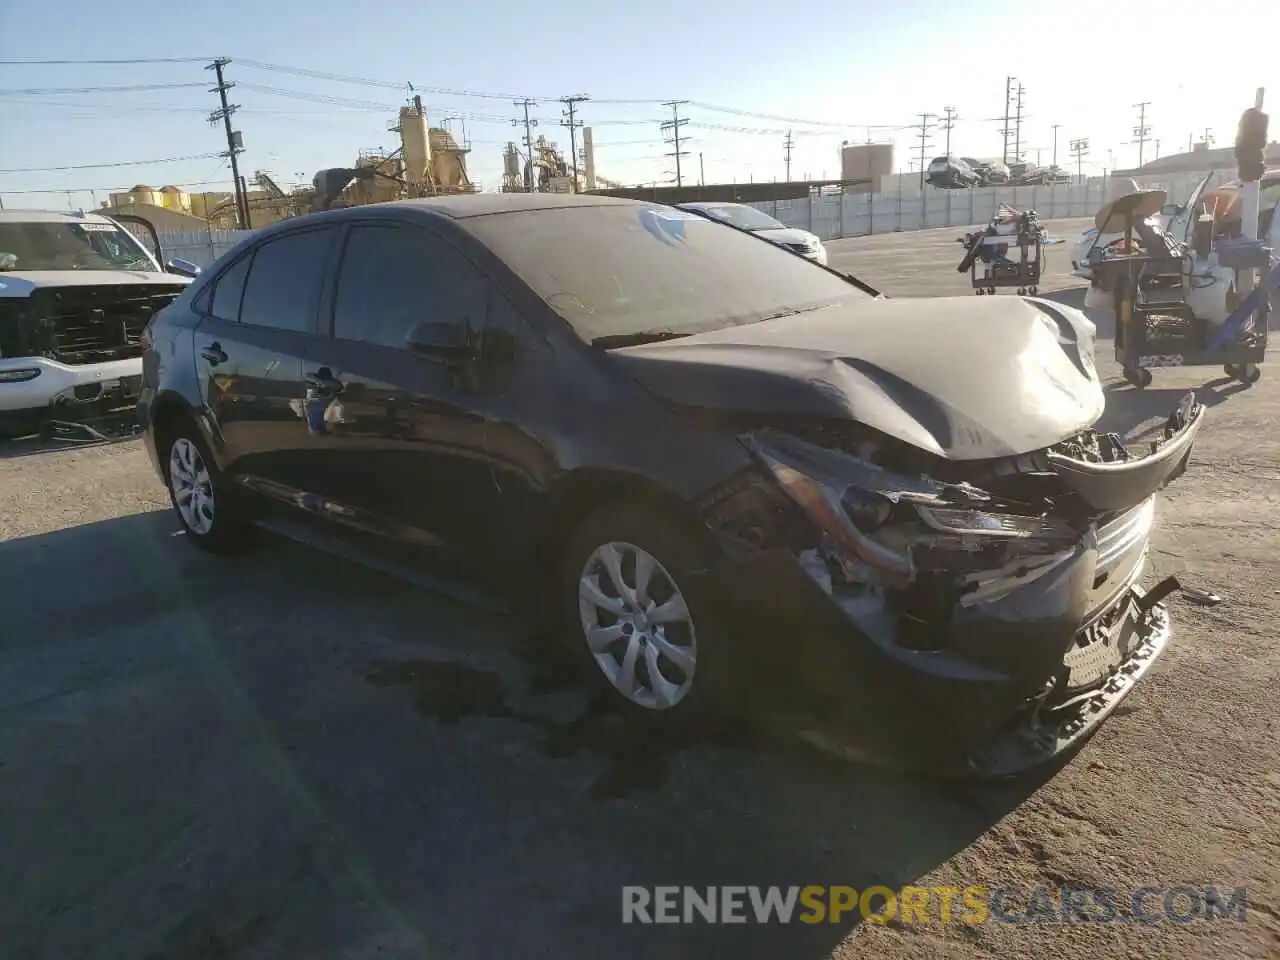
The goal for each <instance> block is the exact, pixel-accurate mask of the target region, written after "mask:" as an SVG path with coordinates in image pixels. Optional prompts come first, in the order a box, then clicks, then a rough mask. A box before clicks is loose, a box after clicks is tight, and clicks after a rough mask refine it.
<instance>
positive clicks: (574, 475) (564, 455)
mask: <svg viewBox="0 0 1280 960" xmlns="http://www.w3.org/2000/svg"><path fill="white" fill-rule="evenodd" d="M979 328H980V329H981V331H982V335H981V336H975V330H978V329H979ZM1093 337H1094V329H1093V326H1092V324H1091V323H1090V322H1089V321H1088V320H1087V319H1086V318H1085V316H1084V315H1083V314H1081V313H1080V312H1079V311H1076V310H1073V309H1070V308H1067V307H1064V306H1062V305H1059V304H1056V303H1053V302H1050V301H1046V300H1038V299H1034V298H1013V297H1009V298H1004V299H999V298H997V299H993V300H982V301H975V300H974V299H972V298H968V297H962V298H956V299H937V300H910V301H894V300H888V299H885V298H883V297H880V296H878V295H877V293H876V291H874V290H872V289H870V288H869V287H867V286H865V285H864V284H862V283H860V282H859V281H857V280H855V279H853V278H852V277H848V276H845V275H842V274H839V273H837V272H835V271H833V270H829V269H826V268H824V267H822V266H818V265H816V264H812V263H809V262H807V261H805V260H803V259H801V258H799V257H794V256H792V255H791V254H789V253H787V252H786V251H783V250H779V249H777V248H775V247H773V246H772V245H770V244H767V243H762V242H760V241H759V240H757V239H756V238H754V237H751V236H749V235H746V234H743V233H741V232H740V231H737V230H734V229H732V228H730V227H726V226H723V225H721V224H717V223H715V222H712V221H708V220H706V219H704V218H701V217H697V216H695V215H692V214H688V213H684V212H682V211H679V210H675V209H672V208H669V207H663V206H659V205H654V204H645V203H636V202H631V201H624V200H618V199H611V198H604V197H574V196H557V195H523V194H504V195H485V196H469V197H457V198H440V199H434V200H426V201H407V202H403V203H390V204H379V205H377V206H369V207H355V208H349V209H345V210H340V211H335V212H332V213H325V214H319V215H313V216H309V217H303V218H299V219H296V220H291V221H285V222H283V223H281V224H277V225H274V226H272V227H269V228H267V229H265V230H263V231H260V232H259V233H257V234H255V235H254V236H253V237H252V238H251V239H249V240H247V241H245V242H244V243H243V244H242V245H241V246H240V247H239V248H237V249H236V250H234V251H232V252H231V253H230V254H228V255H227V256H226V257H224V258H223V260H222V261H220V263H219V264H217V265H216V266H215V268H213V269H212V270H210V271H208V272H207V273H206V274H205V275H204V276H202V277H200V278H199V279H197V280H196V282H195V283H193V284H192V285H191V287H190V288H188V290H187V291H186V292H185V293H184V294H183V295H182V297H181V298H179V300H178V301H177V302H176V303H174V304H173V305H172V306H170V307H169V308H167V309H166V310H165V311H164V312H163V313H162V314H161V315H160V316H159V317H158V318H157V319H156V320H155V321H154V322H153V323H152V325H151V328H150V331H149V336H148V342H149V344H150V347H149V350H148V353H147V356H146V357H145V363H144V383H143V400H142V403H141V404H140V406H139V415H140V417H141V420H142V422H143V425H144V426H145V428H146V429H147V434H148V438H149V445H150V447H151V451H152V454H153V456H154V460H155V464H156V468H157V471H158V473H159V475H160V477H161V478H162V480H163V481H164V483H165V484H166V486H167V487H168V490H169V493H170V496H171V499H172V501H173V505H174V508H175V511H176V513H177V516H178V518H179V520H180V521H181V523H182V525H183V527H184V529H185V532H186V534H187V539H189V540H191V541H192V542H194V543H196V544H197V545H200V546H203V547H206V548H208V549H211V550H216V551H224V552H225V551H231V550H234V549H238V548H240V547H242V546H243V545H245V544H246V543H248V542H249V538H248V537H247V536H246V535H247V533H248V532H249V529H250V527H251V526H252V525H254V524H267V525H270V526H274V527H276V528H277V529H282V530H285V531H287V532H295V533H297V534H298V535H299V536H303V537H305V538H306V539H308V540H310V541H312V542H316V543H319V544H321V545H324V546H329V547H332V548H334V549H338V550H342V551H346V552H351V553H355V554H358V555H361V556H367V557H370V558H374V557H376V558H377V559H378V562H380V563H390V564H395V565H398V566H400V567H403V568H404V569H413V570H431V571H435V572H439V571H444V572H446V573H447V574H449V575H450V577H451V578H454V579H458V580H467V581H478V582H480V583H481V584H482V585H483V586H485V587H486V588H490V589H495V590H499V591H502V592H503V593H505V594H507V595H508V596H509V597H511V598H512V599H513V600H514V601H515V602H516V603H517V604H519V605H520V608H521V609H532V610H536V611H537V612H538V613H539V614H540V615H542V616H547V617H551V618H552V619H553V621H554V622H555V623H556V624H558V625H559V629H557V630H555V631H553V632H554V634H555V635H556V636H558V637H563V639H564V641H565V642H566V643H567V644H568V649H569V650H570V651H571V652H572V653H573V654H574V655H575V656H576V657H578V658H579V661H580V663H581V664H582V666H583V667H584V669H585V670H586V671H587V673H588V674H589V675H590V676H591V677H593V678H594V680H595V681H596V682H598V683H600V684H601V685H602V688H603V689H604V690H605V691H607V692H608V693H609V695H610V696H614V697H615V698H616V700H617V703H618V704H619V706H620V707H621V708H623V709H629V710H631V711H632V713H633V715H634V717H635V719H636V720H637V722H640V721H648V722H658V723H666V722H679V721H680V719H681V718H682V717H685V716H687V715H688V714H689V713H690V712H691V711H697V710H699V709H700V708H701V707H703V706H706V707H713V708H714V709H717V710H722V709H730V710H736V711H749V712H752V713H757V712H769V713H771V714H773V715H775V716H787V717H794V718H795V720H796V721H797V722H798V723H799V724H800V727H801V728H802V729H804V730H806V731H811V732H812V733H811V735H812V736H813V737H814V738H815V739H820V740H822V742H824V743H827V744H834V745H839V747H840V748H841V749H842V750H846V751H851V752H853V753H856V754H857V755H859V756H867V757H872V758H878V759H882V760H888V761H893V762H905V763H907V764H909V765H912V766H924V767H928V768H930V769H936V770H958V771H965V772H974V773H978V774H985V775H997V774H1003V773H1010V772H1014V771H1017V770H1021V769H1025V768H1028V767H1031V766H1034V765H1037V764H1039V763H1042V762H1043V761H1045V760H1048V759H1050V758H1052V757H1055V756H1058V755H1060V754H1062V753H1063V752H1064V751H1065V750H1067V749H1069V748H1070V747H1071V746H1072V745H1073V744H1075V743H1077V742H1078V741H1080V740H1081V739H1082V738H1083V737H1085V736H1087V735H1088V733H1089V732H1090V731H1092V730H1093V729H1096V727H1097V725H1098V724H1099V723H1100V722H1101V720H1102V719H1103V718H1104V717H1105V716H1107V714H1109V713H1110V712H1111V711H1112V710H1113V709H1114V707H1115V706H1116V704H1117V703H1118V702H1119V701H1120V700H1121V699H1122V698H1123V697H1125V696H1126V695H1127V694H1128V693H1129V691H1130V690H1131V689H1132V687H1133V684H1134V682H1135V681H1136V680H1137V679H1138V678H1139V677H1140V676H1141V675H1142V674H1143V673H1144V672H1145V671H1146V670H1147V669H1148V667H1149V666H1150V665H1151V663H1152V662H1153V661H1154V660H1155V658H1156V657H1157V656H1158V655H1159V654H1160V652H1161V651H1162V649H1163V648H1164V646H1165V644H1166V643H1167V641H1168V637H1169V622H1168V615H1167V613H1166V611H1165V609H1164V606H1163V605H1162V603H1161V600H1162V599H1163V596H1162V590H1161V589H1160V588H1155V589H1153V590H1151V591H1149V592H1148V591H1144V589H1143V586H1142V584H1141V582H1140V581H1141V578H1142V574H1143V567H1144V561H1145V558H1146V553H1147V544H1148V538H1149V536H1150V533H1151V529H1152V524H1153V520H1154V516H1155V500H1156V496H1157V493H1158V491H1159V490H1160V489H1161V488H1162V487H1163V486H1164V485H1165V484H1167V483H1168V482H1169V481H1170V480H1172V479H1174V478H1176V477H1177V476H1178V475H1179V474H1180V473H1181V472H1182V471H1183V470H1184V469H1185V466H1186V463H1187V460H1188V457H1189V455H1190V451H1191V446H1192V444H1193V442H1194V439H1195V436H1196V433H1197V432H1198V430H1199V429H1200V426H1201V422H1202V420H1203V410H1202V408H1201V407H1200V406H1199V405H1198V404H1197V403H1196V402H1195V401H1194V399H1192V398H1188V399H1187V400H1186V401H1184V402H1183V403H1182V404H1181V405H1179V407H1178V408H1177V409H1176V410H1174V411H1173V412H1172V413H1171V414H1170V417H1169V420H1168V423H1167V425H1166V428H1165V431H1164V437H1163V440H1162V441H1160V442H1158V443H1156V444H1153V445H1152V446H1151V448H1150V449H1148V450H1143V451H1140V452H1139V451H1131V450H1128V449H1126V448H1125V447H1124V446H1123V445H1122V444H1121V443H1120V441H1119V439H1118V438H1117V437H1115V436H1112V435H1108V434H1101V433H1098V432H1095V430H1094V429H1093V427H1094V424H1095V423H1096V422H1097V420H1098V419H1099V417H1100V415H1101V414H1102V410H1103V393H1102V389H1101V385H1100V383H1099V379H1098V375H1097V372H1096V371H1095V369H1094V365H1093V350H1094V342H1093Z"/></svg>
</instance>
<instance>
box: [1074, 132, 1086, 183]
mask: <svg viewBox="0 0 1280 960" xmlns="http://www.w3.org/2000/svg"><path fill="white" fill-rule="evenodd" d="M1071 154H1072V156H1074V157H1075V158H1076V179H1077V180H1079V181H1080V182H1081V183H1083V182H1084V158H1085V157H1087V156H1088V155H1089V140H1088V138H1087V137H1082V138H1081V139H1079V140H1072V141H1071Z"/></svg>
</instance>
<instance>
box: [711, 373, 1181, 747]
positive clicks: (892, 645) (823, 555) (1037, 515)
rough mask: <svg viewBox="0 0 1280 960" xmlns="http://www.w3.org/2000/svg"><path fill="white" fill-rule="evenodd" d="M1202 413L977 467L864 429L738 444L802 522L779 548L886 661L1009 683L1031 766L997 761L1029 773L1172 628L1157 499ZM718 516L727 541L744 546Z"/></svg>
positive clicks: (783, 433)
mask: <svg viewBox="0 0 1280 960" xmlns="http://www.w3.org/2000/svg"><path fill="white" fill-rule="evenodd" d="M1203 413H1204V408H1203V406H1202V405H1201V404H1199V403H1198V402H1197V401H1196V400H1195V397H1194V394H1188V395H1187V396H1186V397H1185V398H1184V399H1183V400H1182V402H1181V403H1180V404H1179V405H1178V407H1177V408H1176V409H1175V410H1174V411H1173V412H1172V413H1171V414H1170V416H1169V418H1168V420H1167V421H1166V423H1165V425H1164V428H1163V430H1162V432H1161V433H1160V435H1159V437H1158V439H1156V440H1154V441H1152V442H1151V443H1150V446H1149V449H1148V450H1146V451H1142V450H1138V449H1134V448H1133V447H1132V445H1126V444H1125V443H1124V442H1123V440H1122V439H1121V438H1120V437H1119V436H1118V435H1116V434H1112V433H1105V432H1099V431H1096V430H1093V429H1088V430H1084V431H1081V432H1080V433H1078V434H1076V435H1074V436H1071V437H1068V438H1067V439H1065V440H1062V441H1060V442H1058V443H1055V444H1053V445H1051V446H1049V447H1046V448H1043V449H1041V450H1037V451H1034V452H1031V453H1028V454H1024V455H1019V456H1012V457H1001V458H996V459H988V460H976V461H952V460H947V459H945V458H942V457H938V456H936V455H934V454H931V453H928V452H926V451H923V450H920V449H918V448H914V447H912V446H910V445H908V444H905V443H901V442H899V441H896V440H894V439H892V438H888V437H886V436H884V435H883V434H876V433H875V432H874V431H871V430H868V429H867V428H865V427H863V426H861V425H859V424H856V423H823V424H807V425H806V424H800V423H795V422H793V423H790V424H787V425H785V426H783V425H781V424H777V425H771V426H768V427H765V428H762V429H756V430H750V431H743V432H742V433H740V435H739V436H740V439H741V440H742V442H743V443H744V444H745V445H746V446H747V447H748V448H749V449H750V450H751V451H752V452H753V454H754V455H755V456H756V457H757V459H758V460H759V462H760V463H761V464H762V465H763V466H764V467H765V468H766V469H767V471H768V473H769V474H771V475H772V477H773V479H774V480H775V481H776V483H777V486H778V487H780V488H781V490H782V491H783V492H784V493H785V495H786V498H788V499H790V500H791V501H792V502H793V503H794V504H795V505H796V506H798V507H799V508H800V509H799V511H798V513H797V515H796V516H797V522H796V523H794V524H793V525H791V526H787V525H786V524H779V528H785V529H779V531H778V533H777V534H776V540H777V541H785V543H786V549H787V550H789V552H791V553H792V555H793V556H794V557H795V559H796V561H797V562H798V563H799V565H800V567H801V568H802V569H803V570H804V572H805V574H807V576H808V577H809V578H810V579H811V580H812V581H813V582H814V583H815V584H816V585H817V586H818V587H819V588H820V589H821V590H822V591H823V592H824V593H825V594H827V596H828V597H830V598H831V600H833V601H834V602H835V603H836V604H837V606H838V607H839V608H840V609H841V611H842V612H843V614H844V615H845V616H846V617H847V618H848V620H849V621H851V622H852V623H854V624H856V626H857V628H858V630H859V631H860V632H861V633H862V634H863V635H864V636H866V637H868V638H869V639H870V640H871V641H872V642H873V643H874V644H875V645H876V646H877V647H880V648H881V649H883V650H885V651H888V652H890V653H892V651H895V650H896V651H901V654H902V655H906V656H926V657H927V656H942V657H958V658H960V659H961V660H962V661H963V662H965V663H968V664H970V665H971V666H973V667H974V668H976V669H986V670H995V671H1000V672H1002V673H1007V674H1009V675H1011V676H1016V677H1017V680H1016V681H1015V682H1016V683H1018V684H1020V685H1021V686H1022V687H1023V689H1024V695H1025V700H1026V707H1025V711H1026V712H1025V715H1024V716H1022V717H1020V718H1019V721H1018V723H1019V724H1020V726H1018V729H1019V734H1018V742H1019V743H1021V744H1022V746H1021V747H1019V751H1022V752H1017V751H1015V753H1017V756H1016V757H1014V756H1013V755H1009V756H1006V757H1005V759H1003V760H1000V759H996V760H994V761H992V762H993V763H994V764H995V765H996V766H999V765H1000V764H1001V763H1005V764H1008V765H1011V766H1020V765H1022V764H1023V763H1024V762H1025V761H1026V757H1025V755H1024V754H1025V749H1027V745H1026V743H1025V742H1024V741H1025V740H1026V738H1027V737H1028V736H1030V737H1031V739H1032V740H1033V741H1034V749H1035V750H1038V751H1043V750H1051V751H1052V750H1053V749H1055V748H1056V746H1057V745H1058V744H1060V742H1062V741H1063V738H1064V737H1065V738H1069V737H1070V736H1071V735H1072V734H1073V731H1075V730H1076V729H1077V728H1076V727H1075V726H1073V724H1074V723H1075V720H1076V719H1077V718H1076V717H1075V713H1074V712H1078V711H1079V710H1086V712H1088V711H1095V712H1096V711H1098V710H1101V709H1103V708H1102V707H1101V706H1099V704H1100V703H1101V700H1099V699H1098V698H1102V699H1103V700H1105V699H1107V698H1108V697H1111V696H1112V694H1115V692H1116V690H1118V689H1119V688H1118V687H1116V684H1117V683H1120V682H1121V681H1120V680H1117V677H1121V678H1123V677H1128V676H1129V675H1130V673H1132V671H1133V670H1134V669H1136V667H1135V666H1134V663H1135V662H1136V661H1135V659H1134V658H1135V657H1138V655H1139V652H1140V651H1141V650H1144V649H1146V648H1145V647H1144V646H1143V645H1144V644H1147V643H1148V642H1149V641H1150V638H1151V637H1152V636H1155V635H1156V633H1158V632H1159V631H1160V630H1163V629H1164V628H1163V627H1162V626H1161V624H1163V621H1162V620H1160V621H1159V623H1157V620H1158V619H1159V618H1160V617H1163V612H1162V611H1161V610H1156V609H1154V608H1155V607H1156V605H1157V604H1158V601H1159V600H1160V599H1162V598H1163V596H1164V595H1165V593H1166V592H1167V589H1165V590H1164V592H1160V590H1159V589H1158V590H1157V591H1156V592H1153V594H1151V595H1150V596H1151V599H1150V601H1149V602H1148V601H1146V600H1144V599H1143V597H1144V594H1143V592H1142V589H1141V587H1140V586H1139V581H1140V580H1141V577H1142V574H1143V572H1144V569H1145V561H1146V557H1147V551H1148V538H1149V536H1150V532H1151V530H1152V527H1153V525H1154V520H1155V501H1156V494H1157V492H1158V491H1159V490H1160V489H1161V488H1163V487H1164V486H1165V485H1166V484H1167V483H1169V482H1170V481H1171V480H1173V479H1175V478H1176V477H1177V476H1179V475H1180V474H1181V473H1182V471H1183V470H1184V469H1185V466H1186V461H1187V458H1188V456H1189V453H1190V449H1191V445H1192V443H1193V441H1194V438H1195V436H1196V435H1197V434H1198V431H1199V429H1200V426H1201V423H1202V420H1203ZM726 507H727V504H726V506H725V507H722V508H721V511H720V512H719V513H718V516H717V521H716V522H717V524H718V525H719V526H720V528H721V529H729V530H734V531H741V530H743V527H742V525H741V524H737V525H735V523H734V522H733V521H732V520H728V519H727V517H726V515H725V512H724V511H725V508H726ZM752 513H753V515H756V516H758V515H759V514H758V513H757V512H755V511H752ZM748 536H750V534H749V533H748ZM757 542H759V540H758V539H757ZM1153 618H1154V619H1153ZM1041 620H1043V621H1044V624H1045V630H1044V634H1043V635H1042V636H1043V639H1044V640H1045V641H1046V642H1044V643H1039V644H1028V643H1027V642H1026V636H1025V631H1026V629H1027V628H1028V626H1031V625H1034V624H1035V623H1037V622H1038V621H1041ZM1001 624H1005V625H1007V626H1009V627H1011V628H1013V630H1012V631H1011V635H1010V640H1011V641H1012V642H1006V641H1005V640H1003V639H1001V638H1000V637H999V636H998V635H999V633H1000V631H1001V629H1002V628H1001ZM1019 630H1020V631H1023V633H1021V634H1020V635H1018V636H1017V637H1016V638H1014V637H1013V636H1012V633H1013V632H1016V631H1019ZM1055 637H1056V638H1058V639H1054V638H1055ZM1157 652H1158V650H1149V651H1147V654H1146V656H1147V660H1148V661H1151V660H1154V658H1155V655H1156V653H1157ZM895 656H896V654H895ZM1143 669H1145V667H1143ZM1126 671H1129V672H1128V673H1126ZM1113 687H1115V688H1116V689H1115V690H1111V688H1113ZM1108 690H1111V693H1108V692H1107V691H1108ZM1117 702H1118V700H1117ZM1073 711H1074V712H1073ZM1049 715H1052V716H1053V717H1054V718H1055V722H1054V723H1053V724H1051V725H1049V726H1045V725H1044V724H1043V723H1042V722H1041V721H1042V720H1043V718H1044V717H1046V716H1049ZM1028 718H1036V722H1035V723H1033V722H1031V721H1030V720H1029V719H1028ZM1037 724H1039V725H1037ZM998 749H999V750H1004V751H1005V752H1006V753H1008V749H1009V748H1008V745H1007V744H1004V745H998ZM975 762H976V761H975Z"/></svg>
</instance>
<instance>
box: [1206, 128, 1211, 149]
mask: <svg viewBox="0 0 1280 960" xmlns="http://www.w3.org/2000/svg"><path fill="white" fill-rule="evenodd" d="M1211 143H1213V131H1212V130H1210V129H1209V128H1208V127H1205V128H1204V145H1205V146H1206V147H1207V146H1208V145H1209V144H1211Z"/></svg>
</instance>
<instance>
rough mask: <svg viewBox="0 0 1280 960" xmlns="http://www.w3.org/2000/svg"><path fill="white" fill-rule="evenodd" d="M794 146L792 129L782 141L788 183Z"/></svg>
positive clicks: (783, 160) (788, 181)
mask: <svg viewBox="0 0 1280 960" xmlns="http://www.w3.org/2000/svg"><path fill="white" fill-rule="evenodd" d="M793 146H795V141H794V140H792V139H791V131H790V130H788V131H787V136H786V139H784V140H783V141H782V162H783V163H785V164H786V165H787V183H790V182H791V148H792V147H793ZM699 156H701V154H699Z"/></svg>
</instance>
